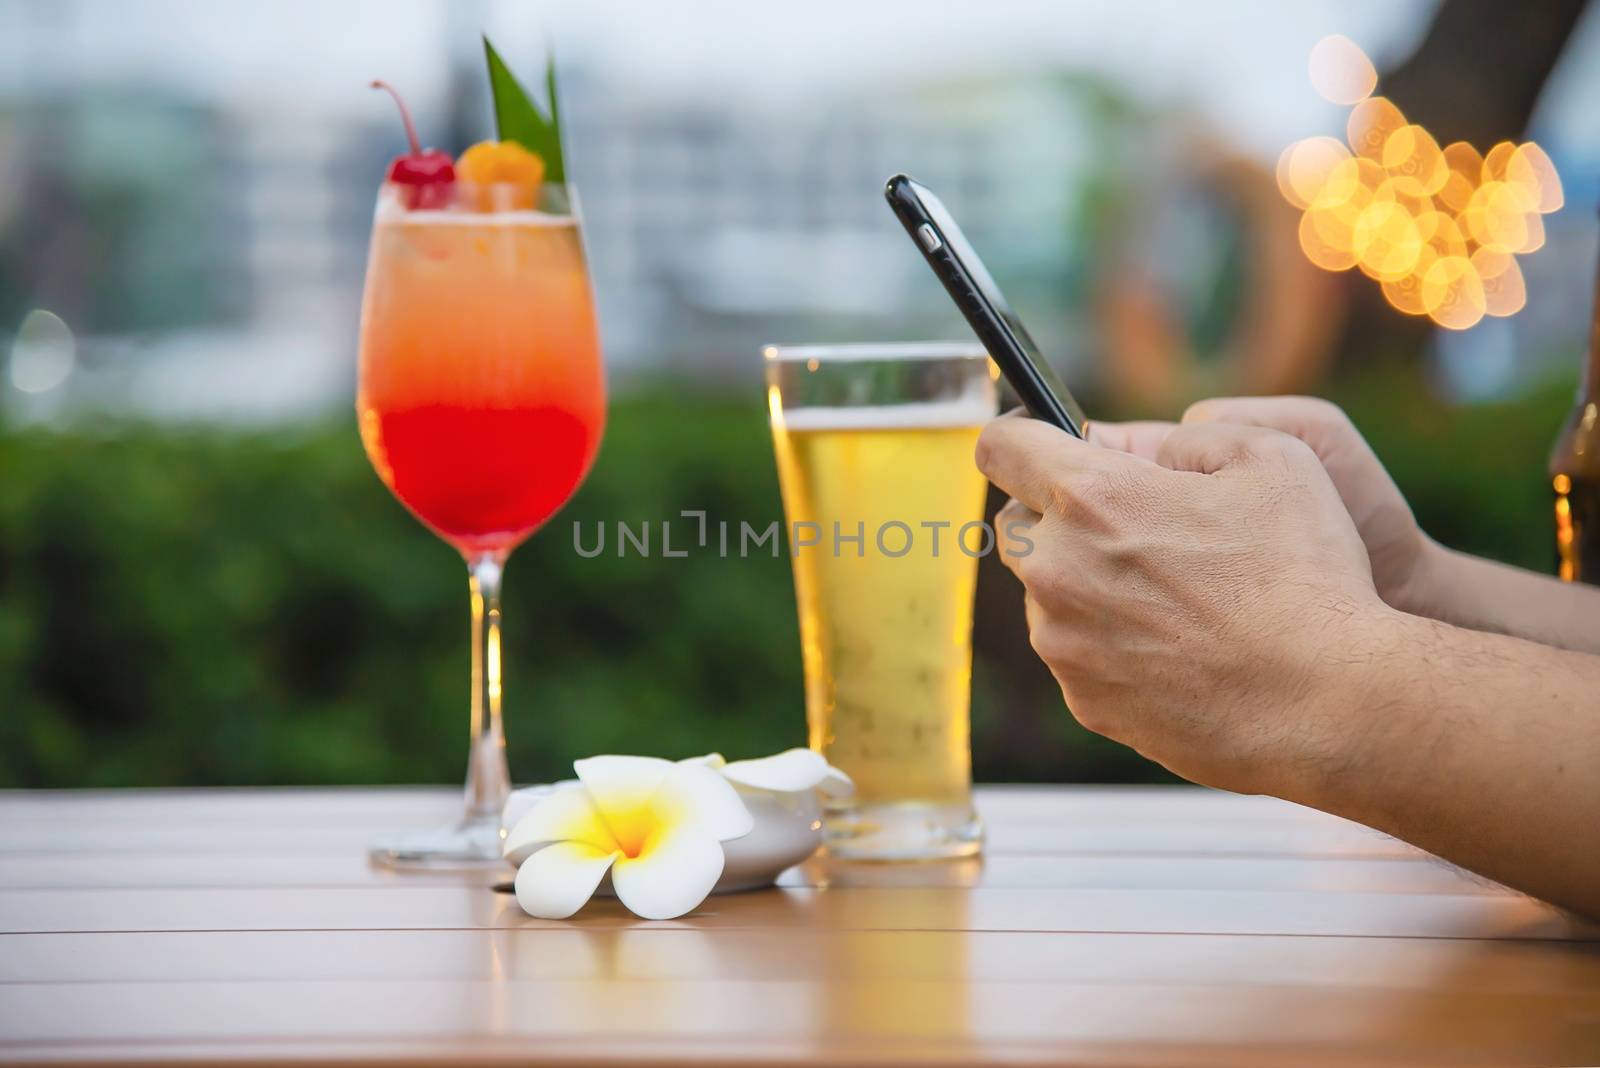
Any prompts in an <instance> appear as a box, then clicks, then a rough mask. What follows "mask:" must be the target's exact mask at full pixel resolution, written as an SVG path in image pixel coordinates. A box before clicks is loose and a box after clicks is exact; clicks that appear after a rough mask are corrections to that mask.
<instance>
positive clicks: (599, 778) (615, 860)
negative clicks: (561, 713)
mask: <svg viewBox="0 0 1600 1068" xmlns="http://www.w3.org/2000/svg"><path fill="white" fill-rule="evenodd" d="M573 768H574V770H576V771H577V773H578V782H577V783H575V784H572V785H569V786H564V787H560V788H558V789H556V790H555V791H553V792H552V793H550V794H549V795H548V796H546V797H544V798H542V799H540V800H539V801H538V802H536V803H535V804H534V806H533V807H532V808H531V809H529V810H528V813H527V815H525V816H523V817H522V819H520V820H519V821H518V822H517V825H516V826H515V827H513V828H512V829H511V831H510V833H509V834H508V835H507V836H506V840H505V846H504V852H505V853H506V855H507V856H510V855H512V854H514V853H528V854H529V855H528V857H527V859H526V860H524V861H523V862H522V866H521V867H520V868H518V869H517V879H516V891H517V903H518V904H520V905H521V906H522V907H523V909H524V910H525V911H527V912H528V914H529V915H532V916H538V917H540V918H542V919H549V920H563V919H566V918H567V917H568V916H571V915H572V914H573V913H575V912H577V911H578V910H579V909H580V908H582V907H583V906H584V903H585V902H587V901H588V900H589V898H590V897H592V896H594V892H595V889H596V888H597V887H598V886H599V885H600V881H601V880H602V879H604V878H605V876H606V874H607V872H609V873H610V875H611V886H612V889H613V890H615V891H616V895H617V897H618V898H619V899H621V901H622V903H623V904H624V905H626V906H627V907H628V908H629V909H630V910H632V911H633V912H634V913H636V914H638V915H639V916H642V917H644V918H645V919H647V920H669V919H672V918H674V917H676V916H682V915H683V914H684V913H686V912H688V911H689V910H690V909H692V908H694V907H695V906H696V905H698V904H700V902H702V901H704V900H705V898H706V895H707V894H709V893H710V892H711V888H712V887H713V886H715V885H716V882H717V879H718V878H719V877H720V876H721V875H722V867H723V863H724V858H723V852H722V843H723V842H726V841H730V840H732V839H735V838H739V837H741V836H742V835H745V834H748V833H750V829H751V827H752V826H753V825H754V824H753V821H752V820H751V817H750V812H749V810H748V809H746V808H745V805H744V802H743V801H742V800H740V798H739V794H738V792H737V791H736V790H735V789H734V788H733V786H732V785H731V784H730V783H729V782H728V780H726V779H724V778H723V777H722V776H721V775H720V774H718V773H717V772H715V771H713V770H712V769H711V768H709V767H706V766H705V765H704V764H696V763H678V764H674V763H673V762H672V761H670V760H660V759H658V758H656V757H639V756H597V757H589V758H588V759H587V760H578V761H574V762H573ZM530 851H531V853H530Z"/></svg>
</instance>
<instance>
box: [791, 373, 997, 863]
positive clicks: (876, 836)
mask: <svg viewBox="0 0 1600 1068" xmlns="http://www.w3.org/2000/svg"><path fill="white" fill-rule="evenodd" d="M763 355H764V356H765V357H766V359H765V363H766V372H767V402H768V407H769V409H770V412H771V419H772V436H773V447H774V449H775V451H776V453H777V460H778V476H779V480H780V482H781V484H782V487H783V505H784V512H785V515H786V518H787V520H788V531H787V532H788V534H789V544H790V554H791V557H792V560H793V565H794V583H795V597H796V600H797V602H798V605H799V610H800V643H801V656H802V659H803V661H804V666H805V682H806V720H807V725H808V727H809V732H810V739H811V747H812V748H813V749H815V750H817V751H819V752H820V753H822V754H823V756H825V757H827V759H828V761H829V762H830V763H832V764H833V765H835V766H836V767H838V768H840V769H842V770H843V771H845V772H846V773H847V774H849V775H850V777H851V778H853V779H854V780H855V783H856V793H855V795H854V797H852V798H850V799H848V800H846V801H842V802H839V803H837V804H835V805H833V806H832V807H830V809H829V811H828V813H827V815H826V818H825V820H824V824H823V841H824V843H825V844H826V845H827V846H828V849H829V851H830V852H831V853H833V854H834V855H836V856H844V857H851V858H862V859H879V860H889V859H897V860H898V859H906V860H910V859H926V858H933V857H952V856H969V855H971V854H974V853H976V852H978V850H979V848H980V847H981V845H982V838H983V828H982V825H981V824H980V823H979V822H978V818H977V814H976V813H975V812H974V811H973V808H972V752H971V731H970V725H969V710H970V704H971V684H972V597H973V590H974V587H975V586H976V584H977V568H978V557H979V556H981V555H982V554H983V553H985V552H989V551H993V549H994V536H993V531H992V529H991V528H989V527H988V526H987V524H985V523H984V522H983V502H984V480H983V476H982V475H981V474H979V472H978V470H977V468H976V467H975V466H974V464H973V458H972V451H973V446H974V445H975V444H976V442H977V440H978V433H979V431H980V430H981V429H982V427H983V424H984V423H985V422H987V421H988V420H989V419H990V418H992V417H993V416H994V414H995V405H996V394H995V377H996V371H995V369H994V367H993V365H992V364H991V363H990V360H989V357H988V354H987V353H986V352H985V351H984V350H983V349H982V348H981V347H979V346H976V345H964V344H941V343H920V344H896V345H829V346H823V345H816V346H794V347H787V346H779V345H770V346H768V347H767V348H766V349H765V350H763Z"/></svg>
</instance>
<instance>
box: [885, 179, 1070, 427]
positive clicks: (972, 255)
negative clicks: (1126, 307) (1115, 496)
mask: <svg viewBox="0 0 1600 1068" xmlns="http://www.w3.org/2000/svg"><path fill="white" fill-rule="evenodd" d="M883 195H884V197H885V198H886V199H887V200H888V201H889V207H891V208H893V209H894V213H895V215H896V216H897V217H898V218H899V220H900V223H901V225H903V226H904V227H905V228H906V233H907V234H910V235H911V240H912V241H913V242H915V244H916V246H917V248H919V249H921V250H922V255H923V258H924V259H926V260H927V261H928V266H929V267H932V268H933V273H934V274H936V275H938V276H939V281H941V282H943V283H944V288H945V291H946V292H948V293H949V294H950V299H951V300H953V301H955V302H956V307H958V308H960V309H961V314H962V315H964V316H966V319H967V322H968V323H970V324H971V326H972V330H973V332H974V333H976V334H977V335H978V340H979V341H981V342H983V346H984V348H986V349H988V350H989V355H990V356H992V357H993V358H994V362H995V363H997V364H998V365H999V366H1000V371H1001V373H1002V374H1004V375H1005V376H1006V381H1008V382H1010V383H1011V388H1013V389H1015V390H1016V391H1017V395H1018V396H1019V397H1021V398H1022V403H1023V404H1024V405H1025V406H1026V407H1027V409H1028V413H1029V414H1030V415H1032V416H1033V417H1034V418H1035V419H1042V420H1044V421H1045V422H1047V423H1050V424H1052V425H1054V426H1058V427H1060V428H1061V429H1062V430H1065V431H1066V432H1067V433H1069V434H1071V435H1072V436H1073V437H1077V438H1081V437H1083V435H1084V427H1085V426H1086V425H1087V423H1088V420H1087V419H1085V418H1084V415H1083V409H1082V408H1079V407H1078V402H1077V401H1075V400H1073V399H1072V393H1071V392H1070V391H1068V389H1067V387H1066V386H1065V385H1063V384H1062V382H1061V379H1060V378H1058V377H1056V373H1055V372H1054V371H1052V370H1051V369H1050V365H1049V364H1048V363H1046V362H1045V361H1044V357H1043V356H1041V355H1040V354H1039V346H1038V345H1036V344H1034V341H1033V338H1031V337H1029V336H1028V331H1027V328H1025V327H1024V326H1023V325H1022V320H1020V319H1018V318H1017V313H1016V312H1014V311H1012V310H1011V305H1009V304H1007V303H1006V298H1005V296H1004V295H1003V294H1002V293H1001V292H1000V287H999V286H997V285H995V284H994V279H993V278H991V277H990V276H989V272H988V270H987V269H985V268H984V266H983V261H982V260H980V259H979V258H978V254H977V253H976V252H974V251H973V250H972V246H971V245H970V244H968V243H967V239H966V238H965V237H963V236H962V234H961V228H960V227H959V226H957V225H956V221H955V219H953V218H951V216H950V212H949V211H948V210H947V209H946V208H945V206H944V204H942V203H941V202H940V201H939V198H938V197H936V196H934V195H933V193H932V192H931V191H930V190H929V189H928V188H927V187H926V186H924V185H920V184H918V183H917V182H916V181H914V180H913V179H911V178H908V177H906V176H905V175H903V174H897V175H895V176H894V177H893V178H890V179H889V183H888V184H887V185H886V186H884V189H883Z"/></svg>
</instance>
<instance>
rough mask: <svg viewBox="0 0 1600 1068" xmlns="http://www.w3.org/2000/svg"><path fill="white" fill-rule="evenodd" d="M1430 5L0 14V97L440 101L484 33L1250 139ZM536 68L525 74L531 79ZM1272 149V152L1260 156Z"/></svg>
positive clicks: (200, 1)
mask: <svg viewBox="0 0 1600 1068" xmlns="http://www.w3.org/2000/svg"><path fill="white" fill-rule="evenodd" d="M1430 9H1431V3H1427V2H1422V3H1405V2H1388V3H1384V2H1374V0H1358V2H1349V0H1346V2H1339V3H1335V2H1330V0H1318V2H1296V3H1269V2H1266V0H1239V2H1237V3H1214V2H1205V3H1195V2H1179V0H1119V2H1115V3H1086V2H1074V0H1053V2H1052V0H987V2H986V3H983V4H971V3H967V2H954V0H951V2H943V0H927V2H924V3H922V4H919V5H916V6H915V8H914V10H915V11H917V12H918V15H917V17H916V18H915V19H914V20H913V19H908V16H907V11H908V10H912V9H911V8H909V7H908V5H904V4H899V3H863V2H861V0H807V2H805V3H792V4H778V3H752V2H750V0H682V2H677V3H657V2H647V0H550V2H547V3H544V4H534V3H507V2H493V0H456V2H454V3H444V2H434V0H340V2H338V3H328V2H326V0H273V2H272V3H245V2H216V0H143V2H141V3H138V4H128V3H121V2H119V0H0V92H13V93H14V92H16V91H17V90H19V89H31V90H37V89H39V88H42V87H45V86H51V85H59V84H60V83H62V82H67V83H72V84H81V83H82V82H84V81H100V80H103V81H107V82H119V83H127V82H154V83H160V84H169V85H178V86H181V87H183V88H186V89H188V90H191V91H193V92H195V93H199V94H205V95H210V96H212V97H213V98H215V99H217V100H219V101H220V102H225V103H227V104H229V105H231V106H237V107H250V106H271V107H275V108H277V109H279V110H295V109H312V110H331V111H351V110H355V109H369V108H371V107H373V106H374V105H373V103H372V100H371V99H370V98H369V97H368V96H367V94H365V93H361V92H355V91H353V89H354V88H355V87H361V86H364V84H365V80H366V79H368V78H371V77H374V76H378V75H382V76H384V77H387V78H390V79H392V80H395V81H397V82H399V83H401V84H403V85H406V86H408V87H410V88H411V91H412V92H414V93H415V94H416V95H417V96H418V97H420V98H424V99H426V98H428V97H431V96H434V95H436V94H438V93H439V92H441V91H442V90H443V88H444V85H445V79H446V77H447V72H448V69H449V59H450V56H451V54H452V50H454V52H455V53H456V54H458V55H459V54H462V52H463V50H466V51H469V52H471V51H475V50H476V48H477V37H476V35H477V31H478V30H479V29H480V28H483V29H487V30H488V31H489V32H490V33H491V35H493V36H494V37H495V38H496V39H497V41H498V42H499V44H500V48H501V51H502V52H505V53H507V54H508V55H511V56H522V55H529V54H535V55H536V54H537V52H538V50H539V49H540V41H541V37H542V36H544V35H545V34H548V36H549V37H551V38H553V39H554V40H555V41H556V42H557V43H558V45H559V47H560V50H561V57H562V61H563V62H572V63H581V64H583V65H585V66H589V67H592V68H596V69H598V70H600V71H602V72H604V74H605V76H606V77H605V82H606V84H607V86H608V87H610V88H612V89H613V91H623V92H629V91H631V92H636V93H639V94H641V95H643V96H649V97H653V98H660V97H662V96H669V97H670V96H688V97H694V96H715V97H718V98H721V99H724V100H728V99H732V100H743V101H749V102H751V103H753V104H759V103H763V102H771V101H774V100H775V101H778V102H781V103H792V104H794V105H795V106H803V103H804V101H805V100H806V99H807V98H816V97H827V96H830V95H835V94H849V93H856V92H862V91H870V90H871V89H872V88H873V87H875V86H893V85H897V84H905V83H907V82H918V81H930V80H940V79H943V78H946V77H949V76H963V75H973V74H986V73H994V72H1000V71H1014V70H1018V69H1024V70H1026V69H1030V68H1036V69H1040V70H1060V69H1070V70H1073V71H1077V72H1083V73H1098V74H1102V75H1105V76H1107V77H1108V78H1110V79H1112V80H1114V81H1115V82H1116V83H1117V84H1119V85H1120V86H1121V87H1122V88H1124V89H1125V90H1127V91H1130V92H1132V93H1134V94H1135V95H1137V96H1139V97H1141V98H1143V99H1147V100H1150V101H1152V102H1172V101H1185V102H1189V103H1192V104H1194V105H1196V106H1198V107H1200V108H1201V109H1202V110H1204V111H1206V112H1208V113H1209V114H1210V115H1211V116H1213V117H1214V119H1215V120H1216V121H1217V122H1218V123H1219V124H1220V125H1222V126H1225V127H1227V128H1229V129H1231V130H1235V131H1237V132H1238V133H1239V134H1240V137H1241V140H1243V141H1244V142H1245V143H1247V144H1259V145H1261V146H1267V145H1276V146H1279V147H1281V145H1282V144H1284V143H1286V142H1287V141H1289V140H1293V139H1294V138H1295V137H1296V136H1300V135H1302V134H1303V132H1304V128H1305V127H1307V126H1308V125H1311V124H1316V123H1321V124H1323V125H1326V124H1327V123H1329V122H1332V121H1335V120H1336V112H1335V109H1332V108H1331V107H1330V106H1328V105H1325V104H1323V103H1322V102H1321V101H1319V100H1318V99H1317V98H1316V96H1315V94H1313V93H1312V92H1311V89H1310V86H1309V84H1308V83H1307V81H1306V78H1305V56H1306V54H1307V52H1308V51H1309V50H1310V48H1311V45H1312V44H1314V43H1315V42H1316V41H1317V39H1318V38H1320V37H1321V36H1323V35H1324V34H1327V33H1336V32H1337V33H1344V34H1346V35H1348V36H1350V37H1352V38H1354V39H1355V40H1356V41H1358V42H1360V43H1362V44H1363V45H1364V46H1366V47H1367V48H1368V50H1369V51H1370V52H1371V53H1372V54H1373V55H1374V57H1375V58H1376V59H1378V60H1379V61H1380V65H1381V61H1382V60H1383V59H1384V58H1385V57H1389V56H1394V55H1403V54H1404V53H1405V52H1406V51H1407V50H1408V49H1409V48H1410V47H1411V45H1412V44H1413V43H1414V41H1415V39H1416V37H1417V35H1418V34H1419V33H1420V32H1421V30H1422V29H1423V27H1424V26H1425V23H1426V18H1427V14H1428V12H1429V11H1430ZM536 64H537V60H536V59H534V60H531V61H529V63H528V65H529V66H530V67H533V66H536ZM1274 151H1275V150H1274Z"/></svg>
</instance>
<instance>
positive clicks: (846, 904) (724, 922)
mask: <svg viewBox="0 0 1600 1068" xmlns="http://www.w3.org/2000/svg"><path fill="white" fill-rule="evenodd" d="M647 922H649V921H643V920H639V919H637V918H636V917H634V916H633V915H632V914H630V913H629V912H627V910H625V909H623V908H622V907H621V906H620V905H619V904H618V903H617V902H615V901H599V900H597V901H595V902H593V903H591V904H590V905H589V906H588V907H587V908H585V909H584V911H583V912H582V913H580V914H579V915H578V916H577V917H575V918H573V919H572V920H561V921H549V920H537V919H534V918H532V917H529V916H527V915H526V914H524V913H523V912H522V910H521V909H519V908H518V907H517V905H516V903H515V901H513V900H511V899H510V897H509V896H508V895H504V894H495V893H492V892H490V891H488V890H486V889H481V888H480V889H476V890H468V889H462V888H453V887H438V886H425V887H405V886H394V887H386V888H378V889H366V888H337V887H334V888H327V889H321V890H317V891H316V892H314V893H299V894H297V893H290V892H285V891H282V890H270V889H258V888H247V889H235V888H224V889H217V890H186V889H156V890H151V889H134V890H12V891H0V932H4V933H25V932H50V931H226V930H262V931H265V930H375V929H418V928H430V929H440V930H470V929H474V928H495V927H528V926H551V925H555V924H562V925H571V926H579V927H617V926H624V927H629V926H636V925H640V924H644V923H647ZM667 922H670V923H675V924H678V925H695V926H701V927H719V928H728V927H734V928H751V927H770V926H781V927H798V928H807V929H826V930H891V931H892V930H935V931H937V930H967V931H1125V932H1132V933H1139V932H1144V933H1150V932H1165V931H1171V932H1187V933H1192V934H1317V935H1356V936H1375V935H1382V936H1389V937H1401V938H1485V937H1487V938H1540V939H1575V940H1583V941H1595V940H1600V926H1596V925H1593V924H1586V923H1583V922H1581V921H1579V920H1576V919H1573V918H1570V917H1568V916H1566V915H1564V914H1562V913H1561V912H1559V911H1557V910H1555V909H1552V908H1550V907H1549V906H1547V905H1543V904H1540V903H1539V902H1536V901H1532V900H1529V899H1526V898H1521V897H1516V896H1510V895H1482V894H1363V893H1307V892H1297V891H1256V890H1148V889H1143V890H1097V889H1079V890H1041V889H1011V888H993V889H989V888H979V889H970V890H969V889H962V888H952V887H899V888H871V887H844V888H839V889H831V890H809V889H800V888H780V889H777V890H772V891H767V892H762V893H751V894H730V895H726V896H722V897H714V898H710V899H708V900H707V901H706V902H705V904H703V905H701V907H700V908H698V909H696V910H695V911H694V912H692V913H690V914H689V915H688V916H686V917H684V918H683V919H680V920H674V921H667Z"/></svg>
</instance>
